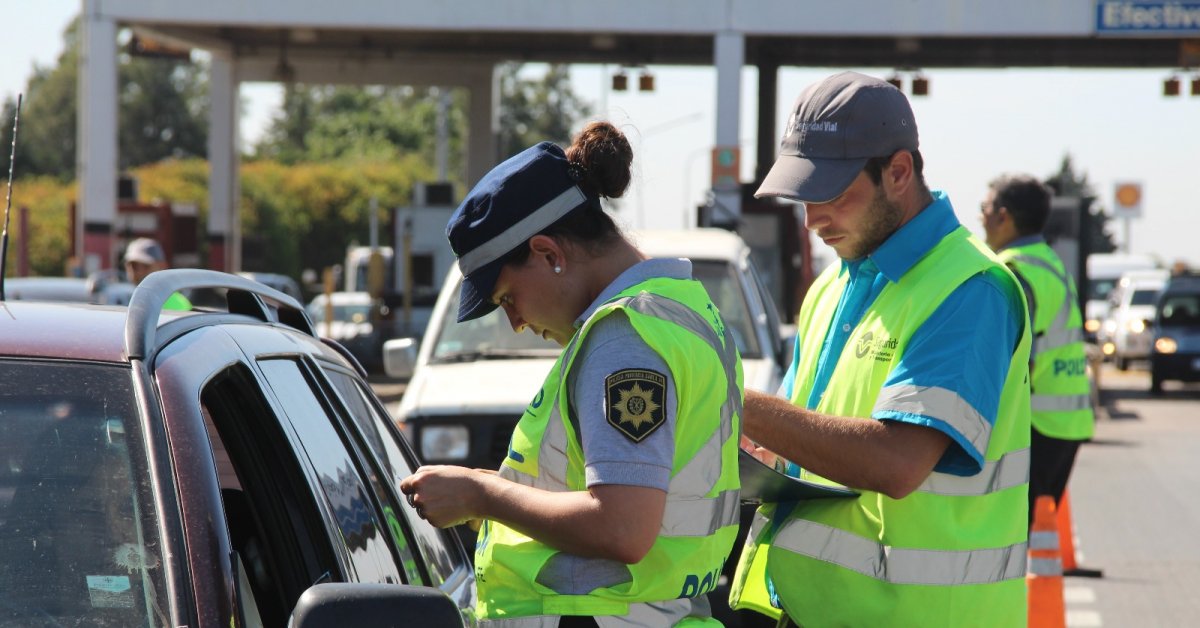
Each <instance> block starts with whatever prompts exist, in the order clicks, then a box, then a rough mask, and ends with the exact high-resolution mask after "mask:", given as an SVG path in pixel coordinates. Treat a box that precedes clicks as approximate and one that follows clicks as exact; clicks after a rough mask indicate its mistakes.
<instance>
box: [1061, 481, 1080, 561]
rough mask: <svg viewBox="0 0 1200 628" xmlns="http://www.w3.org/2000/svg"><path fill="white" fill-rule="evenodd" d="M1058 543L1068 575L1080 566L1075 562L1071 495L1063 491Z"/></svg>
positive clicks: (1065, 490)
mask: <svg viewBox="0 0 1200 628" xmlns="http://www.w3.org/2000/svg"><path fill="white" fill-rule="evenodd" d="M1058 543H1059V547H1060V548H1061V549H1062V552H1061V553H1062V568H1063V572H1064V573H1066V572H1068V571H1071V570H1073V569H1075V568H1076V567H1078V566H1079V564H1078V563H1076V562H1075V528H1074V527H1073V526H1072V525H1071V495H1070V493H1068V491H1067V489H1063V494H1062V499H1060V500H1058Z"/></svg>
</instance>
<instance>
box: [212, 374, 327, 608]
mask: <svg viewBox="0 0 1200 628" xmlns="http://www.w3.org/2000/svg"><path fill="white" fill-rule="evenodd" d="M200 404H201V407H200V409H201V412H202V414H203V415H204V418H205V422H206V424H207V426H208V429H207V431H208V434H209V440H210V443H211V447H212V451H213V456H214V459H215V462H216V464H217V473H218V477H219V480H220V488H221V501H222V506H223V508H224V510H225V520H226V525H227V531H228V535H229V541H230V545H231V546H232V549H233V550H234V551H236V552H237V554H238V557H239V558H240V559H241V562H242V565H241V566H240V567H239V570H240V571H243V572H244V575H245V577H246V578H245V579H246V581H247V583H248V584H249V588H250V591H251V594H250V595H245V594H244V593H245V592H244V591H242V592H241V593H243V599H247V600H249V599H252V600H253V605H255V606H256V610H257V611H258V614H259V615H260V616H261V617H262V618H263V622H264V624H265V625H268V626H282V625H284V624H286V623H287V618H288V615H289V613H290V612H291V609H292V608H293V607H294V606H295V604H296V601H297V600H298V599H299V598H300V595H301V594H302V593H303V592H304V591H305V590H306V589H308V587H310V586H311V585H312V584H314V583H316V582H318V581H326V580H330V581H340V580H344V579H345V578H344V576H343V575H342V570H341V568H340V566H339V562H338V560H337V555H336V554H335V553H334V550H333V546H332V545H331V544H330V543H331V542H332V540H331V539H330V534H329V533H328V532H327V531H326V530H327V528H326V525H325V521H324V519H323V518H322V516H321V512H320V509H319V508H318V506H317V502H316V497H315V496H314V495H313V492H312V488H311V486H310V483H309V482H308V480H307V479H306V478H305V474H304V472H303V470H302V468H301V466H300V464H301V463H300V459H299V458H298V457H297V454H296V451H295V450H294V449H293V446H292V444H291V442H290V441H289V439H288V436H287V433H286V432H285V430H284V427H283V424H282V423H281V422H280V419H279V418H278V417H277V415H276V414H275V411H274V410H272V408H271V406H270V404H269V403H268V402H267V400H266V397H265V396H264V392H263V391H262V389H261V387H260V383H259V379H258V378H257V377H256V376H255V375H254V373H253V372H251V370H250V369H249V368H248V367H246V366H245V365H242V364H236V365H234V366H231V367H228V368H226V369H223V370H222V371H220V372H219V373H217V374H215V375H214V376H213V377H212V378H211V379H210V380H209V381H208V382H207V383H206V384H205V385H204V388H203V389H202V390H201V394H200ZM244 606H248V605H245V604H244Z"/></svg>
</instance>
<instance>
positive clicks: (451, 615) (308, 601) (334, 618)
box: [288, 582, 464, 628]
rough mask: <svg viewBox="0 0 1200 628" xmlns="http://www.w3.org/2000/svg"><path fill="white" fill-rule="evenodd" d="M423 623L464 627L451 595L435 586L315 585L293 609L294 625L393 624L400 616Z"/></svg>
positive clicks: (312, 627) (335, 627) (331, 627)
mask: <svg viewBox="0 0 1200 628" xmlns="http://www.w3.org/2000/svg"><path fill="white" fill-rule="evenodd" d="M402 617H406V618H411V619H412V620H413V623H415V624H420V625H421V626H435V627H443V626H445V627H454V628H462V627H463V626H464V623H463V616H462V614H461V613H460V612H459V610H458V607H457V606H455V605H454V600H451V599H450V596H448V595H446V594H445V593H443V592H441V591H439V590H438V589H434V588H432V587H420V586H409V585H402V584H374V583H346V582H328V583H324V584H317V585H313V586H311V587H309V588H308V590H307V591H305V592H304V594H303V595H301V596H300V600H299V601H297V602H296V608H295V609H293V610H292V617H291V621H289V622H288V626H290V627H291V628H345V627H346V626H390V625H393V623H394V622H396V621H397V619H398V618H402Z"/></svg>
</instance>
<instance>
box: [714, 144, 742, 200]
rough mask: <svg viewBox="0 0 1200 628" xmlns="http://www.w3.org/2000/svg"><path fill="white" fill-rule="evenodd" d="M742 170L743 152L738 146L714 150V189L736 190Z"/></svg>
mask: <svg viewBox="0 0 1200 628" xmlns="http://www.w3.org/2000/svg"><path fill="white" fill-rule="evenodd" d="M741 170H742V151H741V150H740V149H739V148H738V147H737V146H718V147H716V148H714V149H712V188H713V189H714V190H736V189H737V187H738V185H739V182H740V176H741Z"/></svg>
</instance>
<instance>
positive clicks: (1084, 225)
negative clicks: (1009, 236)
mask: <svg viewBox="0 0 1200 628" xmlns="http://www.w3.org/2000/svg"><path fill="white" fill-rule="evenodd" d="M1093 200H1094V199H1092V198H1089V197H1083V198H1080V197H1076V196H1055V197H1054V198H1052V199H1051V200H1050V217H1049V218H1048V219H1047V220H1046V228H1045V229H1044V230H1043V234H1045V237H1046V243H1047V244H1049V245H1050V248H1052V249H1054V252H1055V253H1057V254H1058V257H1059V259H1061V260H1062V262H1063V266H1064V267H1065V268H1066V271H1067V273H1068V274H1070V275H1071V277H1072V278H1073V279H1075V289H1076V291H1077V292H1078V294H1077V296H1078V299H1079V309H1080V311H1084V304H1085V303H1086V301H1087V295H1088V293H1089V285H1088V277H1087V257H1088V254H1090V253H1092V250H1093V249H1094V248H1095V244H1094V243H1093V242H1091V238H1090V235H1091V233H1092V229H1093V227H1092V213H1091V207H1092V202H1093Z"/></svg>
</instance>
